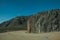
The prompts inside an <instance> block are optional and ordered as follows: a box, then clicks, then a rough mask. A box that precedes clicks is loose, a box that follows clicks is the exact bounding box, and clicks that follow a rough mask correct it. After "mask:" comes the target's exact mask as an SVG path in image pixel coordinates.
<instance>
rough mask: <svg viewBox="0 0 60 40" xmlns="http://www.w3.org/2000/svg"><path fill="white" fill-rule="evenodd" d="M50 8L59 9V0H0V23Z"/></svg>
mask: <svg viewBox="0 0 60 40" xmlns="http://www.w3.org/2000/svg"><path fill="white" fill-rule="evenodd" d="M51 9H60V0H0V23H2V22H4V21H7V20H10V19H11V18H14V17H16V16H29V15H32V14H36V13H38V12H41V11H46V10H51Z"/></svg>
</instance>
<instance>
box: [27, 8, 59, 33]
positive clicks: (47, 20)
mask: <svg viewBox="0 0 60 40" xmlns="http://www.w3.org/2000/svg"><path fill="white" fill-rule="evenodd" d="M27 23H28V26H27V27H28V32H33V33H40V32H51V31H52V32H53V31H60V10H59V9H56V10H50V11H45V12H40V13H38V14H36V15H33V16H31V17H30V18H29V20H28V22H27Z"/></svg>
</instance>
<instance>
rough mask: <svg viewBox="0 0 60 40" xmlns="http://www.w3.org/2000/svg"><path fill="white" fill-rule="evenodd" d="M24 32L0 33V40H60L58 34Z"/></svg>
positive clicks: (59, 34) (59, 33)
mask: <svg viewBox="0 0 60 40" xmlns="http://www.w3.org/2000/svg"><path fill="white" fill-rule="evenodd" d="M25 32H26V31H14V32H6V33H0V40H60V32H50V33H41V34H33V33H25Z"/></svg>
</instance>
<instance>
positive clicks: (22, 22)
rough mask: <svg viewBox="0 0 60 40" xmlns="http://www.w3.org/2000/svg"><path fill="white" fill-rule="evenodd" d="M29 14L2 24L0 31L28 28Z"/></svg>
mask: <svg viewBox="0 0 60 40" xmlns="http://www.w3.org/2000/svg"><path fill="white" fill-rule="evenodd" d="M27 19H28V17H27V16H18V17H16V18H13V19H11V20H9V21H6V22H3V23H1V24H0V31H3V32H4V31H14V30H26V25H27Z"/></svg>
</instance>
